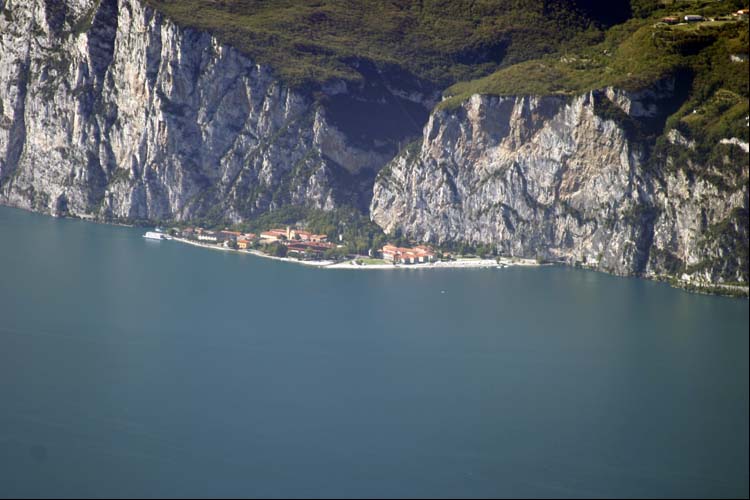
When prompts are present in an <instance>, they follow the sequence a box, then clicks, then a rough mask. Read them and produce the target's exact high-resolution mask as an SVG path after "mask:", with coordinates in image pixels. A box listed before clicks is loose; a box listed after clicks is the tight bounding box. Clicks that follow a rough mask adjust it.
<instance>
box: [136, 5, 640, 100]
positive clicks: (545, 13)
mask: <svg viewBox="0 0 750 500" xmlns="http://www.w3.org/2000/svg"><path fill="white" fill-rule="evenodd" d="M147 3H149V4H150V5H152V6H153V7H155V8H156V9H158V10H160V11H162V12H164V13H165V14H167V15H169V16H170V17H171V18H172V19H174V20H175V21H176V22H178V23H179V24H181V25H184V26H191V27H195V28H200V29H204V30H208V31H210V32H212V33H213V34H215V35H216V36H217V37H218V38H219V39H221V40H222V41H224V42H227V43H229V44H231V45H233V46H235V47H237V48H239V49H241V50H243V51H245V52H246V53H248V54H250V55H251V56H253V57H254V58H256V59H257V60H258V61H259V62H261V63H264V64H267V65H270V66H271V67H273V68H274V69H275V71H276V72H277V73H278V75H279V76H280V77H281V78H282V79H284V80H286V81H287V82H288V83H291V84H293V85H300V84H304V83H311V82H312V83H320V82H324V81H326V80H328V79H331V78H344V79H350V80H357V79H360V78H361V75H360V74H359V73H358V72H357V71H356V70H355V69H353V67H352V62H353V60H354V59H358V58H365V59H369V60H371V61H374V62H375V63H379V64H394V65H397V66H399V67H401V68H403V69H405V70H407V71H409V72H411V73H413V74H415V75H417V76H419V77H422V78H425V79H427V80H429V81H431V82H433V83H435V84H437V85H439V86H443V87H445V86H447V85H449V84H451V83H455V82H457V81H461V80H468V79H472V78H477V77H479V76H483V75H486V74H488V73H490V72H492V71H493V70H495V69H497V68H498V67H500V66H501V65H508V64H512V63H514V62H520V61H523V60H527V59H529V58H533V57H539V56H541V55H544V54H546V53H551V52H555V51H557V50H559V48H560V47H561V46H562V45H565V44H566V43H569V42H570V41H571V40H573V39H575V40H576V43H578V44H585V43H587V41H589V42H593V41H595V40H597V39H598V38H599V37H601V28H602V27H606V26H608V25H610V24H613V23H617V22H622V21H624V20H626V19H627V18H628V17H629V16H630V12H631V10H630V6H629V2H628V1H627V0H616V1H613V2H606V4H607V5H606V6H605V5H602V3H601V2H596V1H592V0H558V1H549V0H504V1H498V0H314V1H312V0H273V1H264V0H147Z"/></svg>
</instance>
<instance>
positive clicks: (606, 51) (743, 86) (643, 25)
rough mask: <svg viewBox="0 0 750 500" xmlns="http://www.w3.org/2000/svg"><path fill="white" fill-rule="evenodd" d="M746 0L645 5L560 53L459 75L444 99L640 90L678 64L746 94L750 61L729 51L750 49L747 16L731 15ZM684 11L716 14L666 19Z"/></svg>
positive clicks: (446, 103) (458, 100)
mask: <svg viewBox="0 0 750 500" xmlns="http://www.w3.org/2000/svg"><path fill="white" fill-rule="evenodd" d="M653 3H654V4H655V5H656V2H653ZM746 3H747V2H745V1H735V2H716V1H706V0H704V1H693V2H690V1H684V2H679V3H678V4H675V5H670V6H662V7H660V8H653V9H650V10H647V16H646V17H645V18H638V17H636V18H632V19H630V20H628V21H627V22H625V23H622V24H620V25H617V26H614V27H612V28H610V29H609V30H608V31H607V32H606V34H605V36H604V39H603V40H602V41H601V42H599V43H597V44H594V45H589V46H587V45H585V44H579V45H578V46H576V45H575V44H568V46H567V47H564V48H563V49H562V50H561V51H559V52H557V53H555V54H554V55H548V56H546V57H542V58H538V59H534V60H529V61H526V62H523V63H520V64H516V65H513V66H509V67H506V68H502V69H500V70H498V71H496V72H495V73H493V74H491V75H488V76H486V77H483V78H480V79H476V80H472V81H467V82H460V83H457V84H455V85H453V86H452V87H450V88H449V89H448V90H447V91H446V92H445V95H446V97H448V99H446V100H445V101H443V103H441V106H442V107H444V108H449V107H453V106H456V105H458V104H460V103H461V102H463V101H464V100H466V99H467V98H468V97H469V96H471V95H473V94H490V95H553V94H558V95H577V94H581V93H584V92H587V91H590V90H594V89H601V88H604V87H608V86H614V87H618V88H622V89H625V90H639V89H642V88H645V87H647V86H649V85H651V84H653V83H654V82H656V81H658V80H660V79H662V78H664V77H667V76H670V75H673V74H675V73H676V72H678V71H683V72H684V71H687V72H692V73H694V74H695V75H696V78H697V79H698V80H699V82H698V83H699V84H701V85H702V87H704V88H699V89H697V92H701V91H704V90H706V89H708V88H709V87H711V86H712V85H715V83H717V80H721V84H725V85H726V86H727V87H729V88H730V89H731V91H733V92H736V93H738V94H739V95H741V96H744V97H747V72H748V67H747V62H744V63H742V62H740V63H737V62H733V61H732V60H731V59H730V56H731V55H733V54H737V53H739V54H745V55H746V54H747V52H748V36H747V33H748V25H747V21H741V20H739V19H736V18H733V17H732V16H731V12H733V11H734V10H736V9H737V8H739V7H740V6H743V4H746ZM686 14H699V15H703V16H705V17H706V18H707V19H708V18H710V17H711V18H714V19H715V20H714V21H706V22H700V23H690V24H685V23H681V24H677V25H668V24H666V23H662V22H660V20H661V18H662V17H664V16H675V17H681V16H684V15H686ZM701 80H705V81H701ZM709 90H710V89H709Z"/></svg>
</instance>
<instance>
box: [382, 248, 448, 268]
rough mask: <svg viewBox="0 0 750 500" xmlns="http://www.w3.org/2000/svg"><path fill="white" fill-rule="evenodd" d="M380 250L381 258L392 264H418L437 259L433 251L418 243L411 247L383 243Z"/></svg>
mask: <svg viewBox="0 0 750 500" xmlns="http://www.w3.org/2000/svg"><path fill="white" fill-rule="evenodd" d="M380 252H381V254H382V255H383V260H385V261H388V262H392V263H394V264H419V263H425V262H434V261H435V260H437V254H436V253H435V251H434V250H433V249H432V248H430V247H428V246H426V245H418V246H416V247H413V248H405V247H397V246H395V245H385V246H384V247H383V248H382V249H381V250H380Z"/></svg>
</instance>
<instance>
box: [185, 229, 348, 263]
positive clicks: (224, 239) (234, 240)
mask: <svg viewBox="0 0 750 500" xmlns="http://www.w3.org/2000/svg"><path fill="white" fill-rule="evenodd" d="M180 236H182V237H183V238H186V239H191V240H197V241H201V242H204V243H213V244H217V245H218V244H223V245H225V246H235V245H236V247H237V248H238V249H240V250H247V249H249V248H252V247H253V245H255V244H256V243H258V244H261V245H268V244H271V243H279V244H282V245H284V246H286V248H287V252H288V253H290V254H296V255H297V256H298V257H305V258H313V257H319V256H321V255H322V254H323V253H324V252H325V251H326V250H328V249H331V248H335V246H336V245H334V244H333V243H329V242H328V241H327V240H328V236H326V235H325V234H315V233H311V232H309V231H303V230H301V229H294V228H291V227H287V228H286V229H270V230H268V231H264V232H262V233H260V235H257V234H255V233H241V232H239V231H229V230H226V229H225V230H223V231H211V230H209V229H203V228H200V227H198V228H192V227H188V228H186V229H183V230H181V231H180Z"/></svg>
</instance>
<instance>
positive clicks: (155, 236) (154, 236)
mask: <svg viewBox="0 0 750 500" xmlns="http://www.w3.org/2000/svg"><path fill="white" fill-rule="evenodd" d="M143 237H144V238H147V239H149V240H171V239H172V237H171V236H169V235H167V234H164V233H158V232H155V231H148V232H147V233H146V234H144V235H143Z"/></svg>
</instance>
